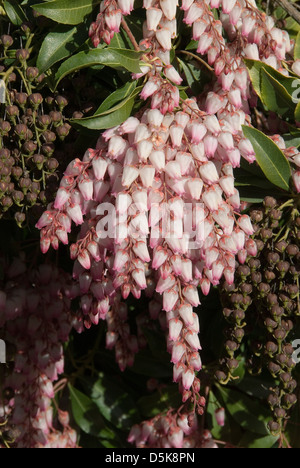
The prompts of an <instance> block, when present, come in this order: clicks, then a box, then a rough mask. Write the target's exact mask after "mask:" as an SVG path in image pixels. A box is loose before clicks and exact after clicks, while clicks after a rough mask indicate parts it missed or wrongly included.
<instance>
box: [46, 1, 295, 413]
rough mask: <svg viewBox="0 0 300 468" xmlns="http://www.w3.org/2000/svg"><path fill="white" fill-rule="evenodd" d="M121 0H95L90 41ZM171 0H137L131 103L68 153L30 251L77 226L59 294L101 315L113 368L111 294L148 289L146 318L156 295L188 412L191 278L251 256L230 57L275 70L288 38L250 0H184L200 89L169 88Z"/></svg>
mask: <svg viewBox="0 0 300 468" xmlns="http://www.w3.org/2000/svg"><path fill="white" fill-rule="evenodd" d="M133 6H134V5H133V3H132V2H126V1H124V2H121V1H118V2H117V1H112V2H108V1H103V2H102V4H101V10H100V15H99V17H98V19H97V23H95V24H93V25H92V27H91V35H92V38H93V41H94V44H95V45H96V46H97V45H98V43H99V41H100V40H101V39H104V40H105V41H106V42H107V43H109V41H110V39H111V38H112V36H113V34H114V33H115V32H117V31H118V30H119V27H120V24H121V22H122V15H127V14H129V13H130V11H131V9H132V8H133ZM178 7H179V4H178V1H177V0H160V1H156V0H144V8H145V9H146V22H145V24H144V29H143V30H144V39H143V40H142V41H141V43H140V49H141V50H143V51H144V52H145V55H144V58H143V60H144V66H142V67H141V73H140V74H138V75H136V76H134V78H136V79H138V78H141V77H143V76H144V77H145V84H144V87H143V90H142V93H141V98H142V99H143V100H145V107H144V108H143V109H142V111H140V113H139V114H138V115H137V116H132V117H130V118H129V119H128V120H126V122H124V123H123V124H122V125H120V126H118V127H116V128H112V129H108V130H107V131H106V132H105V133H104V134H103V135H102V136H101V137H100V139H99V142H98V145H97V148H96V149H95V150H89V151H87V153H86V154H85V156H84V158H83V160H79V159H77V160H75V161H73V162H72V163H71V164H70V165H69V167H68V168H67V170H66V172H65V176H64V178H63V180H62V183H61V187H60V189H59V191H58V193H57V197H56V201H55V203H54V205H51V206H49V207H48V210H47V211H46V212H45V213H44V215H43V216H42V218H41V219H40V221H39V223H38V225H37V226H38V228H39V229H41V248H42V250H43V252H47V250H48V249H49V247H50V245H52V247H53V248H55V249H57V248H58V244H59V241H60V242H62V243H64V244H68V234H69V233H70V232H71V224H72V222H74V223H75V224H76V225H78V226H81V231H80V234H79V237H78V240H77V242H76V243H75V244H74V245H72V246H71V257H72V259H73V260H74V262H75V264H74V280H75V283H74V285H73V286H72V287H71V288H70V290H69V291H68V297H69V298H71V299H72V298H75V297H78V296H80V298H81V309H82V315H81V323H82V325H85V326H87V327H90V326H91V324H97V323H98V322H99V320H100V319H106V320H107V324H108V332H107V346H108V348H113V347H115V348H116V357H117V360H118V362H119V365H120V368H121V369H125V367H126V365H130V364H132V362H133V358H134V353H136V352H137V351H138V348H139V341H138V340H137V339H136V338H135V337H134V336H133V335H132V334H131V332H130V328H129V326H128V324H127V314H128V311H127V307H126V304H123V303H121V301H122V299H123V300H126V299H127V298H128V296H129V294H132V295H133V296H134V297H135V298H140V297H141V294H142V292H143V291H145V292H146V293H147V294H148V296H149V297H151V296H152V297H153V299H154V302H153V304H152V306H151V307H150V314H152V317H157V316H158V315H159V314H157V310H158V307H159V304H161V305H160V307H161V309H162V310H163V311H164V317H165V319H166V320H165V321H166V322H167V325H168V327H167V328H168V344H167V346H168V350H169V351H170V354H171V360H172V363H173V365H174V381H176V382H179V386H180V389H181V392H182V394H183V401H187V400H188V399H189V398H193V399H194V402H197V403H198V410H199V411H200V412H201V406H202V404H203V401H202V400H201V399H200V397H199V391H200V381H199V379H198V378H197V377H196V373H197V372H198V371H199V370H200V369H201V358H200V355H199V350H200V349H201V344H200V340H199V332H200V330H199V317H198V315H197V314H196V313H195V308H196V307H198V306H199V304H200V300H199V295H198V287H199V286H200V288H201V289H202V292H203V293H204V294H208V293H209V291H210V287H211V285H213V286H215V285H217V284H219V282H220V279H221V278H222V277H223V276H225V278H226V281H227V282H228V283H229V284H232V283H233V281H234V273H235V258H236V256H237V255H238V256H239V260H240V261H241V262H242V261H245V259H246V257H247V255H248V254H249V255H254V254H255V252H254V250H253V249H254V248H253V242H251V241H249V236H251V234H252V233H253V230H252V226H251V222H250V219H249V218H248V216H246V215H241V214H240V209H241V203H240V198H239V193H238V191H237V190H236V189H235V186H234V175H233V169H234V168H236V167H238V166H239V165H240V160H241V157H243V158H245V159H246V160H247V161H248V162H250V163H253V162H254V161H255V152H254V150H253V147H252V145H251V143H250V141H249V140H247V139H246V138H245V137H244V135H243V131H242V125H251V112H250V109H251V107H253V106H255V104H256V101H257V98H256V96H255V94H254V93H253V91H252V88H251V85H250V80H249V76H248V72H247V69H246V66H245V64H244V62H243V59H244V58H251V59H255V60H261V61H263V62H265V63H267V64H269V65H271V66H273V67H274V68H276V69H278V70H279V71H281V72H284V73H287V72H286V71H284V70H283V68H282V60H283V59H284V58H285V54H286V52H289V51H290V50H291V48H292V45H291V42H290V40H289V37H288V35H287V34H286V33H285V32H284V31H281V30H278V29H277V28H276V27H275V23H274V21H273V20H272V19H271V18H269V17H268V16H267V15H265V14H264V13H262V12H260V11H259V10H258V8H257V7H256V4H255V1H254V0H251V1H248V0H239V1H235V0H210V1H204V0H198V1H192V0H184V1H182V3H181V6H180V7H181V9H182V10H183V11H184V22H185V23H186V24H187V25H189V26H191V28H192V35H193V39H194V40H196V41H198V54H199V55H201V56H205V57H207V61H208V65H209V66H210V67H211V69H212V71H213V72H212V81H211V83H210V84H209V85H207V87H206V88H205V90H204V92H203V94H202V95H200V96H199V97H197V98H196V97H192V98H188V99H181V98H180V92H179V89H178V85H180V84H181V83H182V77H181V76H180V73H179V72H178V70H176V68H175V67H174V66H173V64H172V62H171V53H170V51H171V49H172V41H173V40H174V39H176V38H177V19H176V18H177V16H176V15H177V9H178ZM213 8H218V9H219V11H220V19H219V20H216V19H215V16H214V14H213V11H212V9H213ZM224 30H225V31H226V35H225V34H224ZM150 98H151V103H150V105H148V102H149V99H150ZM298 179H299V178H298V176H295V184H296V186H299V185H300V182H299V180H298ZM159 298H160V299H159ZM120 304H121V305H120Z"/></svg>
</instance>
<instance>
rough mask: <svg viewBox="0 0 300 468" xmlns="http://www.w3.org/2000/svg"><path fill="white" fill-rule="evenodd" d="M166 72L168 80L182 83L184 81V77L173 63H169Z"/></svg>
mask: <svg viewBox="0 0 300 468" xmlns="http://www.w3.org/2000/svg"><path fill="white" fill-rule="evenodd" d="M164 74H165V76H166V77H167V78H168V80H170V81H172V83H175V84H177V85H180V84H181V83H182V82H183V79H182V78H181V76H180V75H179V73H178V71H177V70H176V69H175V68H174V67H173V66H172V65H168V66H167V67H166V68H165V69H164Z"/></svg>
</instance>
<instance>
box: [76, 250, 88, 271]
mask: <svg viewBox="0 0 300 468" xmlns="http://www.w3.org/2000/svg"><path fill="white" fill-rule="evenodd" d="M78 261H79V263H80V265H82V266H83V268H84V269H85V270H89V269H90V268H91V259H90V256H89V253H88V251H87V250H83V251H82V252H80V254H79V255H78Z"/></svg>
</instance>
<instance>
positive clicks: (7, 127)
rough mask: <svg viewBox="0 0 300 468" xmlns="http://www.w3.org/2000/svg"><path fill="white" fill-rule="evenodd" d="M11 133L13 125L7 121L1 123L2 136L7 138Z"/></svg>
mask: <svg viewBox="0 0 300 468" xmlns="http://www.w3.org/2000/svg"><path fill="white" fill-rule="evenodd" d="M10 131H11V125H10V123H9V122H7V121H6V120H2V122H0V135H2V136H5V135H7V134H8V133H9V132H10Z"/></svg>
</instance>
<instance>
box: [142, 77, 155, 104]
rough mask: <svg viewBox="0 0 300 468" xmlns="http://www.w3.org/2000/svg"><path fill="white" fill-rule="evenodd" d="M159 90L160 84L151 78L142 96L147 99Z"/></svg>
mask: <svg viewBox="0 0 300 468" xmlns="http://www.w3.org/2000/svg"><path fill="white" fill-rule="evenodd" d="M158 90H159V85H158V84H157V83H156V82H154V81H152V80H149V81H147V83H146V84H145V86H144V88H143V91H142V92H141V98H142V99H144V101H146V100H147V99H148V98H149V97H150V96H152V95H153V94H154V93H156V92H157V91H158Z"/></svg>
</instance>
